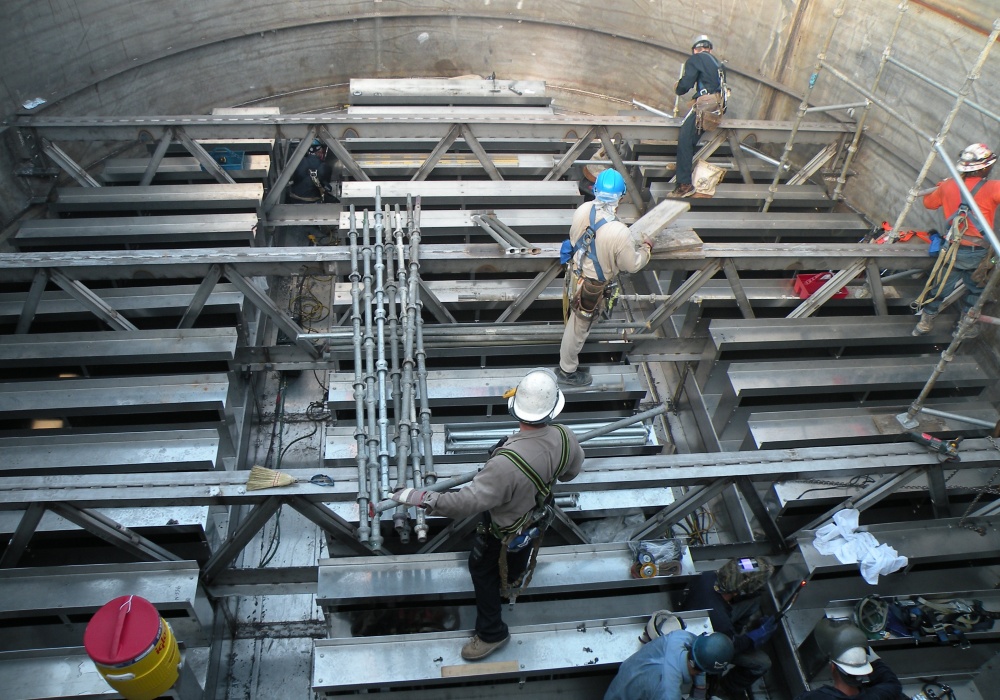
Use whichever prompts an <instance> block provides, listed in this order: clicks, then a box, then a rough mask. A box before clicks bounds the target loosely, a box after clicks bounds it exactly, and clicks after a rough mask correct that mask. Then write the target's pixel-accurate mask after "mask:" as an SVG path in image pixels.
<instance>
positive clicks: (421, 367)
mask: <svg viewBox="0 0 1000 700" xmlns="http://www.w3.org/2000/svg"><path fill="white" fill-rule="evenodd" d="M406 205H407V206H406V208H407V211H408V212H412V214H411V218H410V222H409V223H410V226H409V228H410V274H411V275H412V278H411V281H410V283H411V285H412V289H413V290H414V299H413V303H414V306H415V307H416V308H415V314H414V320H415V321H416V328H415V338H416V345H417V347H416V356H417V388H418V389H419V391H420V435H421V436H422V437H423V450H422V452H423V465H421V463H420V459H419V457H420V455H417V454H416V450H414V455H413V486H414V487H415V488H423V487H424V482H425V476H426V475H428V474H433V473H434V444H433V441H432V439H431V437H432V435H433V432H432V430H431V409H430V406H429V404H428V400H427V357H426V354H425V353H424V319H423V314H422V309H423V304H421V303H420V299H419V298H418V297H417V296H416V294H417V291H416V289H417V285H419V284H420V197H417V199H416V202H414V203H413V206H412V209H411V206H410V201H409V197H407V202H406ZM413 418H414V419H416V416H415V415H414V416H413ZM413 529H414V531H415V532H416V533H417V541H418V542H426V541H427V532H428V528H427V513H426V511H424V509H423V508H419V509H417V524H416V527H414V528H413Z"/></svg>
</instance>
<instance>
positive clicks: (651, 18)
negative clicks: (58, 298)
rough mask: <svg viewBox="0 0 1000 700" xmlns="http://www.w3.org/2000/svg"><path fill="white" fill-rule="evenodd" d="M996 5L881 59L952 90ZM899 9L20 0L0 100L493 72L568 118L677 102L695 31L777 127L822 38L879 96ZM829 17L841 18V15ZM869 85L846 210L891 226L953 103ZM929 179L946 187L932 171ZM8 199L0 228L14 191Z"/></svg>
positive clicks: (93, 106) (983, 132) (141, 107)
mask: <svg viewBox="0 0 1000 700" xmlns="http://www.w3.org/2000/svg"><path fill="white" fill-rule="evenodd" d="M994 3H995V0H973V1H971V2H969V1H968V0H965V1H963V2H962V3H944V2H940V1H939V0H922V1H921V2H911V3H903V4H904V5H907V6H908V9H907V11H906V12H905V13H902V14H903V16H902V17H901V20H900V33H899V38H898V39H897V41H896V42H895V46H894V52H893V55H894V56H895V57H897V58H898V59H899V60H901V61H902V62H904V63H906V64H907V65H910V66H913V67H915V68H917V69H918V70H928V71H929V70H933V71H934V77H935V79H939V80H941V81H942V82H944V83H945V84H947V85H949V86H950V87H952V88H953V89H958V88H960V87H961V86H962V84H963V81H964V80H965V77H966V75H967V74H968V72H969V70H970V67H971V66H972V65H973V64H974V62H975V59H976V57H977V55H978V54H979V52H980V51H981V50H982V48H983V44H984V43H985V36H986V33H987V32H988V30H989V29H990V26H989V23H990V13H991V12H992V13H996V9H995V8H994V9H992V10H991V9H990V8H989V7H988V6H989V5H990V4H994ZM900 5H901V3H898V2H896V1H895V0H892V1H889V0H879V1H878V2H874V3H873V2H870V1H867V2H866V1H864V0H717V2H714V3H701V2H694V1H693V0H672V1H669V2H668V1H667V0H630V1H625V2H615V3H607V2H596V1H594V0H575V1H573V0H544V1H543V0H471V1H469V0H466V1H460V0H451V1H448V0H428V1H426V2H420V3H413V2H405V1H402V0H365V1H359V0H335V1H330V0H297V1H296V2H274V1H273V0H272V1H270V2H265V1H264V0H240V1H239V2H236V1H234V0H215V1H214V2H211V3H206V2H201V1H199V0H177V1H174V2H169V3H167V2H162V1H158V0H60V1H59V2H46V3H39V2H31V1H29V0H23V1H22V2H18V3H4V14H5V15H7V17H6V19H7V21H5V22H4V27H5V29H4V34H5V36H4V39H5V41H4V42H3V44H2V45H0V57H2V62H3V65H4V66H5V70H4V76H3V82H2V92H0V102H2V105H3V107H2V108H3V111H4V113H5V114H7V115H8V117H7V120H8V121H9V119H10V115H12V114H13V112H15V111H16V110H18V109H21V108H22V105H24V104H25V103H28V102H29V101H30V100H34V99H36V98H41V99H43V100H45V101H46V103H45V104H44V105H43V106H41V107H40V108H38V110H44V111H50V112H59V113H65V114H100V115H115V114H156V113H174V114H178V113H201V112H205V111H207V110H209V109H210V108H212V107H215V106H232V105H238V104H248V103H264V104H280V106H281V107H282V109H283V111H285V112H297V111H323V110H329V109H331V108H334V107H336V106H337V105H340V104H342V103H343V101H344V100H345V98H346V95H347V91H346V84H347V82H348V81H349V80H350V78H353V77H408V76H438V77H449V76H454V75H462V74H469V73H478V74H481V75H488V74H489V73H491V72H494V71H495V72H496V74H497V76H498V77H504V78H512V79H517V78H525V79H527V78H533V79H542V80H545V81H546V82H547V83H548V84H549V85H550V86H551V88H552V90H553V92H554V94H557V95H558V98H559V101H560V103H561V104H564V105H567V106H568V107H569V108H572V109H578V110H582V111H590V112H614V111H616V110H618V109H621V108H622V107H623V106H624V105H627V104H628V102H629V101H630V100H631V98H633V97H635V98H637V99H640V100H642V101H644V102H647V103H651V104H654V105H670V104H672V99H673V98H672V94H671V91H670V87H671V86H672V84H673V82H674V80H675V79H676V72H677V70H678V68H679V66H680V63H681V61H682V60H683V58H684V57H685V56H686V54H687V52H688V48H689V46H690V42H691V38H692V37H693V36H695V35H697V34H700V33H703V32H705V33H709V34H710V35H712V37H713V39H714V40H715V42H716V46H717V53H718V54H719V55H720V56H722V57H723V58H724V59H725V60H726V61H727V63H728V65H729V68H730V72H731V74H732V75H733V79H732V80H731V83H732V87H733V89H734V93H735V94H734V100H733V101H732V103H731V104H732V105H733V112H732V115H733V116H737V117H745V118H789V117H791V116H793V115H794V113H795V109H796V107H797V106H798V104H799V101H800V97H799V95H800V94H801V93H802V92H803V91H804V90H805V89H806V87H807V85H808V79H809V75H810V74H811V73H812V72H813V71H814V67H815V65H816V56H817V53H818V52H819V51H820V50H821V49H822V47H823V46H824V45H825V44H826V42H827V41H828V39H829V38H830V30H831V28H832V27H833V26H834V25H836V31H835V32H834V33H833V36H832V41H831V43H830V48H829V50H828V51H827V52H826V56H827V57H828V59H829V60H830V61H831V62H833V63H834V64H836V65H838V66H841V67H842V70H843V71H844V72H845V73H846V74H847V75H848V76H849V77H850V78H851V79H853V80H856V81H857V83H858V84H860V85H862V86H865V87H869V86H871V85H872V84H873V81H874V79H875V76H876V74H877V71H878V68H879V65H880V59H881V57H882V52H883V49H884V47H885V45H886V42H887V41H888V38H889V36H890V35H891V31H892V27H893V25H894V23H895V22H896V20H897V17H899V16H900V12H899V10H898V8H899V7H900ZM840 7H843V8H844V12H843V16H842V17H841V18H840V19H839V20H835V15H836V14H837V10H838V8H840ZM998 65H1000V53H998V54H997V55H995V56H993V57H992V58H991V60H990V61H989V62H988V63H987V65H986V66H984V70H983V76H982V78H981V79H980V81H977V83H978V84H983V85H984V86H985V85H989V84H991V83H992V84H995V82H996V80H995V79H996V77H997V76H1000V67H998ZM880 90H881V91H882V93H884V95H885V97H886V99H887V101H890V102H892V103H893V104H895V105H896V106H897V108H898V109H899V111H900V113H901V114H902V115H903V116H904V123H900V122H899V121H896V120H892V119H886V118H884V115H873V118H872V119H870V120H869V124H868V136H869V139H868V140H869V141H870V142H873V143H874V145H875V146H876V147H875V148H869V149H868V150H869V151H870V152H869V153H865V155H864V157H862V158H859V160H858V161H857V169H858V172H859V178H860V177H861V176H864V177H865V186H864V188H861V190H862V191H861V192H858V193H857V194H858V195H859V196H857V197H855V198H854V199H855V200H856V201H855V204H856V205H857V206H858V207H859V208H860V209H862V210H863V211H866V212H868V213H869V215H870V216H871V217H872V218H874V219H878V218H887V217H889V216H890V215H891V212H881V211H879V208H880V207H884V205H885V203H886V202H895V201H899V202H901V201H902V199H903V198H904V197H905V192H906V189H907V188H909V187H910V186H911V185H912V180H913V177H914V175H915V174H916V171H917V169H918V168H919V166H920V164H921V163H922V162H923V160H924V158H925V155H926V152H927V150H928V148H929V144H927V143H921V142H920V141H921V140H920V139H919V138H917V139H915V138H914V134H913V132H912V130H911V129H910V127H909V126H907V124H912V125H915V126H917V127H918V128H920V129H921V130H922V131H923V132H925V133H931V134H933V133H936V132H937V131H938V129H939V128H940V125H941V124H942V120H943V118H944V116H945V115H946V114H947V112H948V110H949V109H950V107H951V104H952V102H953V101H954V100H953V98H951V97H950V96H947V95H944V94H942V93H939V92H937V91H935V90H933V89H931V88H928V87H927V85H926V84H925V83H923V82H921V81H920V80H918V79H917V78H914V77H912V76H910V75H907V74H906V73H903V72H902V71H899V70H894V71H893V70H888V71H886V73H885V75H884V76H883V78H882V83H881V88H880ZM789 95H792V96H791V97H789ZM969 96H970V99H973V100H976V101H978V102H981V103H983V104H984V105H985V106H987V107H989V108H991V109H993V110H997V111H1000V105H998V103H997V97H995V92H994V91H992V90H989V89H978V88H977V86H976V85H973V87H972V88H971V90H970V93H969ZM858 99H859V97H858V94H857V93H856V92H853V91H852V90H851V89H849V88H847V87H845V85H844V84H843V83H842V82H840V81H838V80H836V79H834V78H832V77H826V76H823V77H822V78H821V79H819V80H817V83H816V89H815V90H814V91H813V94H812V95H811V102H812V103H813V104H839V103H845V102H852V101H858ZM991 103H992V104H991ZM38 110H35V111H38ZM817 118H821V117H817ZM995 126H996V124H995V121H994V120H992V119H989V118H987V117H985V116H983V115H981V114H979V113H976V112H973V111H971V110H968V109H965V110H963V111H962V113H961V114H960V115H959V117H958V118H957V119H956V121H955V126H954V130H953V134H952V136H951V137H950V139H949V141H948V142H947V143H948V144H949V145H954V146H955V148H954V150H957V148H958V146H957V144H959V143H964V142H968V141H971V140H977V141H978V140H983V139H984V138H988V136H987V135H988V134H992V133H995V132H996V129H995ZM952 139H953V140H954V143H952ZM3 160H4V161H5V162H2V163H0V167H2V168H3V170H5V171H6V170H7V167H3V166H12V165H13V164H12V163H9V162H7V161H9V160H10V156H9V155H6V154H5V155H4V156H3ZM887 173H892V174H893V177H886V174H887ZM935 175H944V172H943V169H942V170H941V171H938V172H936V173H935ZM868 178H871V179H872V181H868ZM5 179H9V176H7V177H6V178H5ZM15 188H16V185H15ZM3 189H4V191H5V194H4V197H3V199H4V202H3V204H4V210H5V217H4V218H5V220H6V219H7V218H8V217H7V216H6V214H7V213H8V211H9V210H10V209H11V205H10V203H9V202H8V201H7V200H8V199H9V198H10V192H9V190H10V188H8V187H6V186H5V187H4V188H3ZM848 195H849V196H851V195H852V191H851V188H849V189H848ZM15 198H16V197H15Z"/></svg>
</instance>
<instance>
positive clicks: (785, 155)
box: [760, 0, 846, 212]
mask: <svg viewBox="0 0 1000 700" xmlns="http://www.w3.org/2000/svg"><path fill="white" fill-rule="evenodd" d="M845 3H846V0H842V1H841V3H840V7H838V8H837V9H836V10H834V11H833V18H834V21H833V23H832V24H831V25H830V32H829V33H828V34H827V36H826V43H824V44H823V49H822V51H820V53H819V56H818V57H817V60H816V67H815V68H814V69H813V73H812V75H810V76H809V85H808V87H807V88H806V91H805V94H804V95H802V102H801V103H800V104H799V111H798V114H796V115H795V121H794V122H793V123H792V130H791V131H790V132H789V134H788V140H787V141H785V148H784V150H783V151H782V152H781V159H780V160H779V161H778V169H777V170H776V171H775V173H774V179H772V180H771V184H770V185H769V186H768V188H767V197H766V198H765V199H764V204H763V205H761V209H760V210H761V211H762V212H766V211H768V210H769V209H770V208H771V203H772V202H773V201H774V196H775V195H776V194H777V193H778V182H779V181H780V180H781V172H782V170H785V169H787V168H788V160H789V156H790V155H791V154H792V148H793V147H794V146H795V136H796V135H797V134H798V133H799V127H800V126H802V120H803V118H804V117H805V116H806V109H807V108H808V107H809V96H810V95H811V94H812V91H813V88H814V87H815V86H816V78H817V77H819V72H820V70H822V67H823V56H825V55H826V52H827V51H828V50H829V49H830V42H831V41H833V33H834V31H835V30H836V29H837V24H838V22H839V21H840V18H841V17H843V15H844V5H845Z"/></svg>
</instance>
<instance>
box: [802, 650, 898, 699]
mask: <svg viewBox="0 0 1000 700" xmlns="http://www.w3.org/2000/svg"><path fill="white" fill-rule="evenodd" d="M845 698H849V700H905V698H906V696H905V695H904V694H903V686H902V684H901V683H900V682H899V678H897V677H896V674H895V673H893V672H892V669H890V668H889V667H888V666H886V665H885V664H884V663H883V662H882V659H876V660H875V661H872V672H871V675H870V676H868V682H867V683H865V684H864V685H863V686H862V687H861V692H860V693H859V694H857V695H845V694H844V693H842V692H840V691H839V690H837V689H836V688H834V687H833V686H832V685H824V686H823V687H821V688H817V689H816V690H807V691H806V692H804V693H800V694H799V695H798V696H796V698H795V700H844V699H845Z"/></svg>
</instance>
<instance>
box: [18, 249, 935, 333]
mask: <svg viewBox="0 0 1000 700" xmlns="http://www.w3.org/2000/svg"><path fill="white" fill-rule="evenodd" d="M536 245H537V247H538V248H539V253H538V254H537V255H532V254H525V255H506V254H504V253H502V252H500V251H498V250H497V247H496V245H495V244H494V243H492V242H491V243H482V244H478V243H473V244H465V245H438V244H426V245H424V244H422V245H421V246H420V270H421V272H422V273H425V274H444V273H458V272H466V273H469V272H474V271H476V270H480V269H482V268H483V267H491V268H496V269H502V270H505V271H507V272H509V273H521V272H530V273H534V274H537V273H538V272H540V271H541V270H544V269H546V268H548V267H549V265H551V263H552V261H553V260H557V259H558V258H559V245H558V244H556V243H538V244H536ZM916 248H917V247H916V246H905V245H899V246H884V245H871V244H856V243H851V244H841V243H800V244H796V243H782V244H773V243H772V244H767V243H704V244H703V245H702V246H700V247H699V248H698V249H697V250H677V251H671V252H670V253H669V254H668V253H663V252H660V251H656V250H654V251H653V257H652V259H651V260H650V262H649V264H648V265H647V269H649V270H698V269H701V268H703V267H704V266H705V261H706V260H719V261H721V260H724V259H726V258H730V259H731V260H732V261H733V265H734V266H735V267H736V269H737V270H770V271H787V270H788V269H789V266H790V265H793V264H794V265H795V266H797V267H798V268H800V269H810V270H825V269H831V268H836V267H839V266H840V265H842V264H845V263H849V262H850V261H852V260H858V259H859V256H860V257H861V260H860V265H861V268H860V269H861V270H863V269H864V265H865V259H866V258H868V257H870V258H871V259H873V260H875V263H876V265H878V267H879V268H880V269H892V270H909V269H928V268H929V267H930V266H931V265H933V263H934V261H933V259H932V258H930V257H929V256H928V255H927V254H926V251H920V250H917V249H916ZM211 265H229V266H232V267H233V268H234V269H237V270H238V271H239V272H240V273H241V274H243V275H244V276H258V275H260V276H266V275H276V276H293V275H303V274H320V275H329V274H331V273H336V272H337V270H338V269H339V268H343V270H347V269H349V266H350V250H349V248H348V246H321V247H316V246H304V247H289V248H204V249H188V250H169V251H165V250H134V251H91V252H66V253H60V252H48V253H30V252H28V253H0V272H2V273H3V275H4V278H5V279H6V280H7V281H10V282H17V281H25V282H30V281H31V279H32V278H33V277H34V275H35V274H36V272H37V271H38V270H39V269H46V268H58V269H60V270H62V271H63V272H64V273H67V274H70V273H72V276H73V278H74V279H80V280H84V279H102V280H109V279H127V278H132V277H134V276H135V275H136V274H137V273H139V274H143V275H147V276H149V277H151V278H167V279H177V278H186V279H192V278H195V279H198V280H199V281H200V280H202V279H204V278H205V276H206V275H207V274H208V268H209V267H210V266H211ZM720 265H721V262H720ZM859 272H860V270H859ZM845 283H846V282H841V283H840V285H839V286H837V287H836V288H833V289H832V291H831V296H832V295H833V293H835V292H836V291H837V290H838V289H839V288H840V286H843V285H844V284H845ZM810 300H811V297H810V299H807V300H806V301H807V302H808V301H810ZM806 315H808V314H806Z"/></svg>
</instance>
